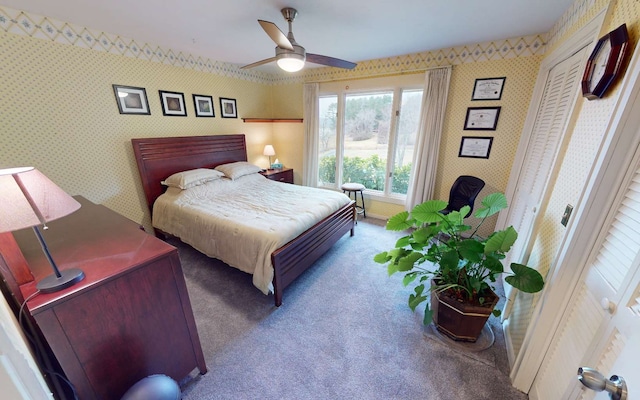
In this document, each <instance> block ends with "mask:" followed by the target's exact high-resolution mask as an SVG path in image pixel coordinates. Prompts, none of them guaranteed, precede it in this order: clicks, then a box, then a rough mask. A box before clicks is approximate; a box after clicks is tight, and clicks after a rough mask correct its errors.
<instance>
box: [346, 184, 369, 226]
mask: <svg viewBox="0 0 640 400" xmlns="http://www.w3.org/2000/svg"><path fill="white" fill-rule="evenodd" d="M341 189H342V193H346V194H347V196H349V198H351V193H353V200H355V202H356V210H357V212H358V214H362V216H363V217H364V218H367V209H366V208H365V206H364V195H363V193H364V190H365V189H366V188H365V187H364V185H362V184H360V183H343V184H342V186H341ZM358 193H360V205H358ZM357 222H358V221H357V220H356V223H357Z"/></svg>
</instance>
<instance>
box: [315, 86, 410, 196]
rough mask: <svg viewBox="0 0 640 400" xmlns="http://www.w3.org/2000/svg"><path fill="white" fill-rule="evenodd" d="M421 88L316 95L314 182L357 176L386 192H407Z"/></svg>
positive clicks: (326, 183) (331, 182) (352, 179)
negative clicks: (316, 144)
mask: <svg viewBox="0 0 640 400" xmlns="http://www.w3.org/2000/svg"><path fill="white" fill-rule="evenodd" d="M421 102H422V89H403V88H392V89H386V90H377V91H373V90H372V91H363V92H359V93H349V94H344V93H330V94H323V95H321V96H320V98H319V116H318V117H319V118H318V120H319V129H318V132H319V149H318V165H319V174H318V183H319V186H323V187H330V188H339V187H340V185H341V184H342V183H344V182H357V183H361V184H363V185H364V186H365V187H366V188H367V189H369V190H372V191H376V192H379V193H377V194H378V195H379V196H382V197H387V198H394V197H395V198H399V199H401V198H404V196H406V194H407V190H408V186H409V181H410V179H409V178H410V174H411V166H412V159H413V148H414V144H415V141H416V137H417V131H418V124H419V120H420V107H421Z"/></svg>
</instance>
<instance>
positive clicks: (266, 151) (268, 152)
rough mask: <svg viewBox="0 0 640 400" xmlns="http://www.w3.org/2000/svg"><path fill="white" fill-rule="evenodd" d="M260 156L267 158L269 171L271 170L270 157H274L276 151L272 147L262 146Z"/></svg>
mask: <svg viewBox="0 0 640 400" xmlns="http://www.w3.org/2000/svg"><path fill="white" fill-rule="evenodd" d="M262 154H263V155H265V156H269V169H271V156H275V155H276V150H275V149H274V148H273V146H272V145H270V144H268V145H266V146H264V150H263V151H262Z"/></svg>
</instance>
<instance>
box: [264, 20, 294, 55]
mask: <svg viewBox="0 0 640 400" xmlns="http://www.w3.org/2000/svg"><path fill="white" fill-rule="evenodd" d="M258 23H259V24H260V26H261V27H262V29H264V31H265V32H267V35H269V37H270V38H271V40H273V41H274V42H276V44H277V45H278V47H281V48H283V49H287V50H291V51H293V46H292V45H291V42H290V41H289V39H287V35H285V34H284V33H282V31H281V30H280V28H278V27H277V26H276V24H274V23H273V22H269V21H263V20H261V19H259V20H258Z"/></svg>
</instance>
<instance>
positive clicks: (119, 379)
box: [13, 196, 207, 400]
mask: <svg viewBox="0 0 640 400" xmlns="http://www.w3.org/2000/svg"><path fill="white" fill-rule="evenodd" d="M76 199H77V200H78V201H79V202H80V203H81V204H82V207H81V208H80V209H79V210H78V211H76V212H74V213H73V214H70V215H68V216H66V217H64V218H61V219H59V220H56V221H53V222H51V223H49V229H48V230H47V231H42V232H43V236H44V237H45V240H46V242H47V244H48V247H49V250H50V251H51V255H52V257H53V259H54V260H55V261H56V263H57V264H58V266H59V268H60V269H65V268H74V267H75V268H80V269H82V270H83V271H84V273H85V279H84V280H82V281H81V282H79V283H77V284H75V285H74V286H72V287H70V288H67V289H64V290H62V291H59V292H56V293H50V294H38V295H36V296H35V297H33V298H32V299H31V300H29V301H28V303H27V309H28V311H29V313H30V314H31V315H32V316H33V319H34V320H35V321H36V323H37V325H38V327H39V329H40V330H41V332H42V336H43V337H44V338H45V340H46V341H47V343H48V344H49V346H50V347H51V349H52V351H53V353H54V355H55V357H56V358H57V360H58V362H59V363H60V365H61V367H62V369H63V371H64V373H65V374H66V376H67V377H68V379H69V380H70V381H71V382H72V383H73V385H74V386H75V389H76V391H77V393H78V396H79V398H80V399H82V400H86V399H105V400H114V399H119V398H120V397H121V396H122V395H123V394H124V393H125V392H126V391H127V390H128V389H129V388H130V387H131V386H132V385H133V384H134V383H136V382H137V381H138V380H140V379H142V378H144V377H146V376H148V375H152V374H164V375H168V376H170V377H172V378H173V379H175V380H176V381H180V380H181V379H183V378H185V377H186V376H187V375H189V374H190V373H191V372H192V371H193V370H194V369H195V368H197V369H198V370H199V371H200V373H201V374H204V373H206V371H207V367H206V365H205V361H204V356H203V353H202V348H201V345H200V340H199V338H198V332H197V330H196V324H195V320H194V317H193V312H192V310H191V303H190V301H189V296H188V293H187V288H186V285H185V279H184V275H183V274H182V267H181V265H180V259H179V258H178V252H177V250H176V248H175V247H173V246H171V245H169V244H167V243H165V242H163V241H161V240H159V239H157V238H155V237H154V236H151V235H148V234H147V233H145V232H144V231H143V230H141V229H140V227H139V225H138V224H136V223H134V222H132V221H131V220H129V219H127V218H125V217H123V216H121V215H119V214H118V213H116V212H113V211H111V210H110V209H108V208H107V207H105V206H101V205H96V204H94V203H91V202H90V201H88V200H86V199H84V198H82V197H79V196H77V197H76ZM13 235H14V237H15V239H16V242H17V243H18V245H19V247H20V249H21V250H22V254H23V255H24V258H25V259H26V261H27V263H28V265H29V269H30V270H31V272H32V274H33V277H34V278H35V279H34V280H33V281H30V282H26V283H22V284H21V285H20V286H19V287H20V291H21V295H22V297H24V298H27V297H29V296H30V295H31V294H33V293H34V292H35V291H36V288H35V287H36V282H37V281H39V280H40V279H42V278H43V277H45V276H47V275H49V274H51V273H52V269H51V267H50V266H49V264H48V263H47V260H46V258H45V256H44V253H43V252H42V249H41V248H40V246H39V244H38V242H37V240H36V238H35V235H34V233H33V230H32V229H25V230H21V231H17V232H14V233H13Z"/></svg>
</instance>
